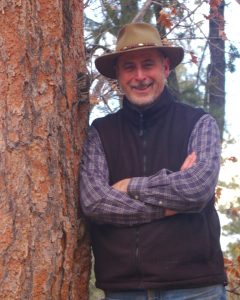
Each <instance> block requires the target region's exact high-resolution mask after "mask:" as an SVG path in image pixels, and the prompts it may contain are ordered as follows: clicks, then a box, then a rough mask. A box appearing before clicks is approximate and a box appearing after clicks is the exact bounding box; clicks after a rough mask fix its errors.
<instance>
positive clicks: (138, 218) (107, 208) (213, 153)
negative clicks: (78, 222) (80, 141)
mask: <svg viewBox="0 0 240 300" xmlns="http://www.w3.org/2000/svg"><path fill="white" fill-rule="evenodd" d="M220 149H221V148H220V135H219V130H218V126H217V124H216V121H215V120H214V119H213V118H212V117H211V116H210V115H207V114H206V115H204V116H202V117H201V118H200V119H199V121H198V122H197V123H196V125H195V127H194V129H193V131H192V134H191V136H190V139H189V144H188V153H189V154H190V153H192V152H193V151H195V153H196V154H197V162H196V164H195V165H194V166H193V167H191V168H189V169H188V170H184V171H178V172H172V171H171V170H167V169H162V170H159V172H157V173H156V174H154V175H152V176H149V177H134V178H132V179H131V180H130V183H129V186H128V194H127V193H123V192H120V191H117V190H115V189H114V188H112V187H111V186H110V185H109V172H108V165H107V161H106V158H105V154H104V151H103V147H102V144H101V140H100V137H99V135H98V132H97V130H96V129H95V128H94V127H90V129H89V132H88V138H87V140H86V143H85V146H84V153H83V158H82V165H81V178H80V197H81V206H82V209H83V212H84V214H85V215H86V216H87V217H88V218H90V219H91V220H92V221H94V222H96V223H99V224H102V223H108V224H114V225H133V224H142V223H147V222H151V221H153V220H155V219H159V218H163V217H164V209H165V208H169V209H172V210H175V211H177V212H186V213H196V212H199V211H201V210H202V209H203V208H204V206H205V205H206V204H207V203H208V201H210V200H211V199H212V197H213V195H214V191H215V186H216V184H217V180H218V173H219V168H220V155H221V151H220Z"/></svg>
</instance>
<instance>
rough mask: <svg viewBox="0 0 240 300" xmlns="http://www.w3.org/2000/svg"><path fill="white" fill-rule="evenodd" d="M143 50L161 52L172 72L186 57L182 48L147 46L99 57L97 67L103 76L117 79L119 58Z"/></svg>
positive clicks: (96, 61)
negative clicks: (167, 59) (167, 60)
mask: <svg viewBox="0 0 240 300" xmlns="http://www.w3.org/2000/svg"><path fill="white" fill-rule="evenodd" d="M143 49H158V50H160V51H161V52H162V53H163V54H164V55H165V56H166V57H168V58H169V61H170V66H169V67H170V70H172V69H174V68H175V67H176V66H177V65H179V64H180V63H181V61H182V60H183V57H184V51H183V48H182V47H164V46H147V47H140V48H133V49H129V50H124V51H118V52H114V53H108V54H105V55H102V56H99V57H97V58H96V60H95V66H96V68H97V70H98V71H99V72H100V73H101V74H102V75H104V76H106V77H108V78H111V79H117V76H116V68H115V65H116V60H117V58H118V57H119V56H120V55H122V54H124V53H127V52H133V51H139V50H143Z"/></svg>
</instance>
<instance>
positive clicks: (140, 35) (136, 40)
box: [95, 23, 184, 79]
mask: <svg viewBox="0 0 240 300" xmlns="http://www.w3.org/2000/svg"><path fill="white" fill-rule="evenodd" d="M141 49H159V50H160V51H161V52H162V53H163V54H164V55H165V56H166V57H168V58H169V60H170V69H174V68H175V67H176V66H177V65H178V64H180V62H181V61H182V59H183V56H184V51H183V48H182V47H171V46H164V45H163V43H162V41H161V38H160V35H159V32H158V31H157V29H156V28H155V27H153V26H152V25H149V24H147V23H130V24H127V25H125V26H124V27H122V29H121V30H120V31H119V34H118V38H117V45H116V50H115V51H114V52H112V53H108V54H104V55H102V56H99V57H97V58H96V60H95V65H96V68H97V70H98V71H99V72H100V73H101V74H102V75H104V76H106V77H109V78H112V79H116V70H115V65H116V60H117V58H118V57H119V55H121V54H123V53H126V52H132V51H138V50H141Z"/></svg>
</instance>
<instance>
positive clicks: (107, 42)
mask: <svg viewBox="0 0 240 300" xmlns="http://www.w3.org/2000/svg"><path fill="white" fill-rule="evenodd" d="M233 11H235V13H236V15H238V16H239V13H240V1H237V0H229V1H228V2H227V1H221V0H211V1H177V0H169V1H167V0H165V1H159V0H154V1H153V0H146V1H141V0H117V1H116V0H86V1H85V9H84V13H85V14H84V30H85V43H86V58H87V66H88V77H87V80H88V84H89V90H90V123H91V122H92V120H93V119H94V118H96V117H98V116H102V115H105V114H107V113H113V112H115V111H116V110H118V109H119V108H120V107H121V92H120V90H119V89H118V85H117V82H115V81H114V80H106V78H103V77H102V76H101V75H99V74H98V73H97V71H96V69H95V68H94V59H95V58H96V57H97V56H98V55H101V54H103V53H107V52H110V51H112V50H114V47H113V45H115V42H116V36H117V33H118V31H119V29H120V27H121V26H122V25H124V24H126V23H130V22H141V21H145V22H149V23H151V24H155V25H156V27H157V28H158V30H159V32H160V34H161V37H162V40H163V42H164V43H165V44H166V45H174V44H176V45H181V46H182V47H183V48H184V49H185V58H184V61H183V63H182V64H181V65H180V66H178V67H177V69H176V70H175V71H173V72H172V73H171V75H170V77H169V79H168V86H169V88H170V89H171V92H172V93H173V94H174V95H175V96H176V97H177V98H178V99H180V101H184V102H186V103H189V104H191V105H194V106H200V107H203V108H204V109H205V110H206V111H207V112H209V113H210V114H212V115H213V116H214V117H215V118H216V120H217V122H218V125H219V128H220V131H221V137H222V147H223V157H222V172H221V174H220V179H219V184H218V187H217V191H216V205H217V207H218V211H219V215H220V218H221V221H222V236H223V238H222V245H223V249H224V253H225V265H226V268H227V271H228V277H229V286H228V288H227V289H228V298H229V299H240V218H239V216H240V184H239V176H238V172H239V169H240V168H239V158H240V157H239V154H238V153H237V149H238V148H237V146H238V145H239V141H238V139H239V133H236V132H234V131H232V130H231V129H232V128H231V126H230V125H231V121H232V120H231V113H229V111H228V107H229V105H230V106H231V107H234V99H237V98H239V90H238V91H237V90H236V87H235V88H234V86H233V85H231V82H229V79H228V78H233V76H234V74H235V75H236V74H237V72H240V70H238V68H237V65H238V66H239V60H238V59H239V58H240V52H239V51H240V34H239V33H240V30H239V29H237V28H233V27H231V29H230V30H236V33H237V30H238V34H236V35H233V36H234V38H229V37H228V30H229V27H228V24H230V21H231V20H230V19H231V16H233V15H232V12H233ZM230 12H231V13H230ZM237 12H238V13H237ZM227 28H228V30H227ZM236 76H237V75H236ZM235 78H236V77H235ZM229 89H230V90H231V95H234V92H235V95H236V96H234V99H230V98H228V97H227V95H229V94H230V93H229ZM230 101H232V103H229V102H230ZM235 104H236V102H235ZM234 146H236V147H234ZM229 149H231V150H230V151H229ZM234 149H235V150H234ZM234 151H236V152H234ZM226 175H228V177H227V176H226ZM100 297H101V291H98V290H96V289H95V288H94V274H93V276H92V279H91V282H90V300H95V299H100Z"/></svg>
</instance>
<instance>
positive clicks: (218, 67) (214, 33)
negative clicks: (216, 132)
mask: <svg viewBox="0 0 240 300" xmlns="http://www.w3.org/2000/svg"><path fill="white" fill-rule="evenodd" d="M224 6H225V3H224V1H222V2H221V4H220V5H219V6H218V7H214V6H211V10H210V14H211V15H212V16H213V17H212V18H210V21H209V40H210V43H209V48H210V54H211V63H210V66H209V74H208V79H209V81H208V86H209V111H210V113H211V114H212V115H213V116H214V117H215V118H216V120H217V123H218V126H219V128H220V132H221V137H223V131H224V118H225V71H226V63H225V40H224Z"/></svg>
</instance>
